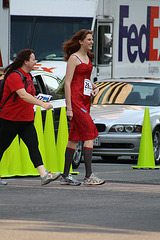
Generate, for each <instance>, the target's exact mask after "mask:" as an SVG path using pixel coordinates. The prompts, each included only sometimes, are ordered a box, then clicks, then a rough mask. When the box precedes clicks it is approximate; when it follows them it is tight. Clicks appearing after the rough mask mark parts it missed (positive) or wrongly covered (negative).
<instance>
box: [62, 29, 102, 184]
mask: <svg viewBox="0 0 160 240" xmlns="http://www.w3.org/2000/svg"><path fill="white" fill-rule="evenodd" d="M92 46H93V33H92V31H90V30H86V29H82V30H80V31H79V32H77V33H76V34H75V35H74V36H73V37H72V38H71V40H70V41H68V42H65V43H64V45H63V49H64V53H65V57H64V58H65V60H66V61H68V63H67V70H66V77H65V98H66V106H67V112H66V113H67V117H68V118H69V120H70V125H71V128H70V132H69V141H68V144H67V148H66V152H65V166H64V172H63V175H62V178H61V184H69V185H80V184H81V183H80V182H79V181H77V180H75V179H73V178H72V177H71V176H70V175H69V170H70V166H71V164H72V161H73V154H74V151H75V148H76V144H77V142H78V141H83V142H84V146H83V154H84V161H85V168H86V175H85V178H84V184H85V185H99V184H103V183H104V181H103V180H101V179H99V178H97V177H96V176H95V175H94V174H93V173H92V169H91V162H92V151H93V141H94V139H95V138H96V137H97V136H98V131H97V128H96V126H95V124H94V123H93V120H92V118H91V116H90V104H91V95H92V96H96V95H97V93H98V91H99V89H98V88H97V87H96V86H95V85H94V83H93V82H92V81H91V80H90V76H91V72H92V68H93V65H92V62H91V60H92V59H93V58H94V54H93V53H91V52H90V50H91V49H92Z"/></svg>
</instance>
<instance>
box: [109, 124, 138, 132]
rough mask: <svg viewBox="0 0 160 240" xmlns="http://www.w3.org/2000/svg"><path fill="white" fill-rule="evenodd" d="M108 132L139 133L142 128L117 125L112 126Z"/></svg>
mask: <svg viewBox="0 0 160 240" xmlns="http://www.w3.org/2000/svg"><path fill="white" fill-rule="evenodd" d="M109 132H119V133H122V132H123V133H124V132H127V133H141V132H142V126H141V125H125V124H117V125H113V126H112V127H111V128H110V130H109Z"/></svg>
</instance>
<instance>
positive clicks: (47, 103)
mask: <svg viewBox="0 0 160 240" xmlns="http://www.w3.org/2000/svg"><path fill="white" fill-rule="evenodd" d="M42 107H43V108H45V109H46V110H49V109H52V108H53V106H52V104H50V103H49V102H43V104H42Z"/></svg>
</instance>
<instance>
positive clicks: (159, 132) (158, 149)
mask: <svg viewBox="0 0 160 240" xmlns="http://www.w3.org/2000/svg"><path fill="white" fill-rule="evenodd" d="M153 150H154V159H155V164H156V165H157V164H159V163H160V129H159V128H155V130H154V131H153Z"/></svg>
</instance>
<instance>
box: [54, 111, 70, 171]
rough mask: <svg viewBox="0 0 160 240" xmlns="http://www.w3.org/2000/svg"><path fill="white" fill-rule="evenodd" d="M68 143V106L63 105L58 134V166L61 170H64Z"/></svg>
mask: <svg viewBox="0 0 160 240" xmlns="http://www.w3.org/2000/svg"><path fill="white" fill-rule="evenodd" d="M67 143H68V124H67V116H66V108H65V107H61V112H60V119H59V127H58V135H57V156H58V168H59V171H60V172H63V170H64V163H65V151H66V146H67Z"/></svg>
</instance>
